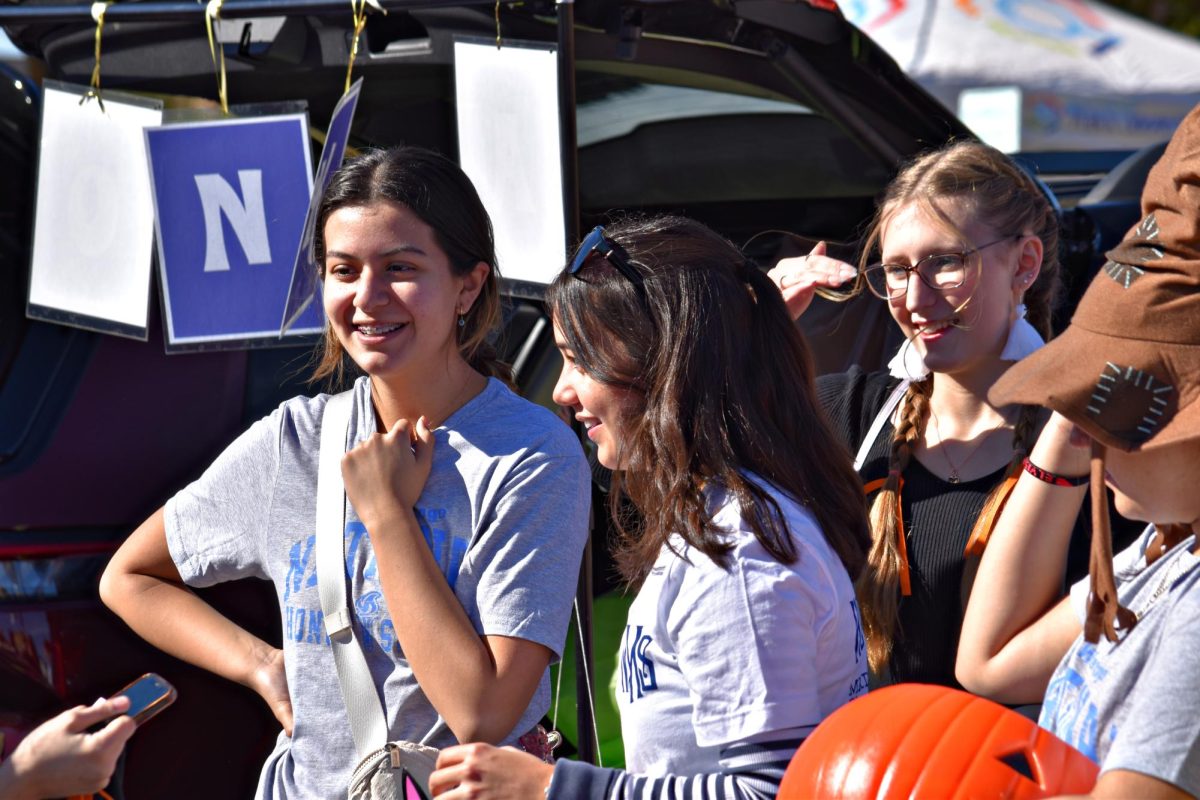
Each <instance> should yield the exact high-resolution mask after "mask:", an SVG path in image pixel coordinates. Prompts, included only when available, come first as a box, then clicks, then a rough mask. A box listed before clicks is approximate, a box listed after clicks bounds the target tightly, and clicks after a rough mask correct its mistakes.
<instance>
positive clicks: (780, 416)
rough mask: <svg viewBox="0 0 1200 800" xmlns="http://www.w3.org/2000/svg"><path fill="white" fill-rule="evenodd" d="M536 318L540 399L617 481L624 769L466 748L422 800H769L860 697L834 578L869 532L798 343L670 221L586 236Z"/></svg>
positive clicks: (760, 277) (712, 250)
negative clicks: (582, 432) (550, 382)
mask: <svg viewBox="0 0 1200 800" xmlns="http://www.w3.org/2000/svg"><path fill="white" fill-rule="evenodd" d="M547 305H548V307H549V311H550V314H551V317H552V319H553V323H554V336H555V341H556V342H557V344H558V347H559V350H560V351H561V352H562V355H563V362H564V363H563V370H562V374H561V376H560V378H559V381H558V384H557V386H556V387H555V389H554V398H555V400H556V401H557V402H558V403H560V404H561V405H562V406H564V407H566V408H567V409H569V410H570V411H571V412H572V413H573V414H574V416H575V418H576V419H577V420H578V421H579V422H580V423H581V424H582V425H583V426H584V427H585V428H586V429H587V436H588V439H590V440H591V442H592V444H593V445H594V446H595V448H596V454H597V457H598V460H599V462H600V463H601V464H603V465H604V466H606V467H609V468H610V469H612V470H614V472H613V488H612V491H611V497H612V498H613V507H612V511H613V512H614V518H613V519H614V523H615V525H616V528H617V530H618V532H619V549H618V552H617V561H618V564H619V565H620V568H621V571H622V574H623V575H624V577H625V579H626V580H627V581H628V582H629V584H630V585H633V586H637V587H639V590H638V595H637V597H636V599H635V600H634V602H633V605H632V606H631V607H630V610H629V618H628V621H627V625H626V628H625V634H624V637H623V639H622V642H621V650H620V653H619V656H618V657H619V664H620V667H619V683H618V686H617V695H618V702H619V705H620V710H621V729H622V736H623V739H624V743H625V756H626V767H627V770H614V769H604V768H600V767H595V766H592V765H590V764H583V763H579V762H572V761H559V762H558V763H557V764H556V765H555V766H554V767H550V766H549V765H546V764H541V763H539V762H538V761H537V760H535V759H533V758H531V757H529V756H527V755H525V754H521V753H517V752H515V751H510V750H504V749H496V748H493V747H489V746H486V745H463V746H460V747H455V748H449V749H447V750H444V751H442V754H441V756H440V758H439V760H438V765H439V767H440V768H439V770H438V771H437V772H435V773H434V774H433V777H432V778H431V779H430V787H431V788H432V789H433V792H434V794H435V796H438V797H443V798H449V799H450V800H454V799H455V798H469V797H490V798H513V799H519V798H528V800H542V798H543V797H550V798H562V800H585V799H587V798H596V799H597V800H600V799H601V798H603V799H604V800H608V799H609V798H639V799H640V798H655V799H658V798H661V799H662V800H667V798H687V799H688V800H695V799H698V798H728V799H729V800H734V799H735V798H765V797H774V796H775V794H776V792H777V790H778V787H779V782H780V780H781V778H782V776H783V773H784V771H785V769H786V768H787V764H788V761H789V760H790V758H791V756H792V754H793V753H794V752H795V750H796V747H797V746H798V744H799V743H800V742H801V741H802V740H803V739H804V738H805V737H806V736H807V735H808V733H809V732H810V731H811V730H812V729H813V727H814V726H815V725H817V724H818V723H819V722H820V721H821V720H822V719H823V718H824V717H825V716H826V715H827V714H829V713H830V712H832V711H833V710H835V709H836V708H838V707H840V706H841V705H842V704H843V703H845V702H846V701H848V700H850V699H852V698H854V697H856V696H858V695H860V694H863V693H864V692H865V691H866V688H867V664H866V653H865V642H864V640H863V638H862V629H861V626H860V625H859V620H858V610H857V605H856V602H855V599H854V591H853V587H852V583H851V580H852V578H853V576H855V575H857V574H858V572H859V570H860V568H861V567H862V565H863V563H864V560H865V555H866V547H867V542H868V533H867V521H866V516H865V513H864V509H863V505H862V499H861V492H860V489H859V485H858V480H857V478H856V476H855V474H854V471H853V469H852V468H851V465H850V459H849V454H848V453H847V452H846V448H845V447H844V445H842V444H841V443H840V442H839V441H838V440H837V438H836V437H835V435H834V433H833V432H832V431H831V430H830V429H829V427H828V424H827V423H826V422H825V418H824V416H823V415H822V414H821V413H820V411H819V409H818V407H817V398H816V395H815V391H814V386H813V366H812V360H811V357H810V355H809V353H808V349H807V347H806V345H805V343H804V341H803V339H802V338H801V336H800V334H799V332H798V331H797V329H796V327H795V326H794V325H793V324H792V322H791V320H790V319H789V318H788V315H787V310H786V308H785V306H784V303H783V301H782V299H781V298H780V296H779V293H778V291H777V290H776V289H775V287H774V286H773V285H772V283H771V281H770V279H769V278H768V277H767V276H766V274H765V273H763V272H762V271H760V270H759V269H757V268H756V267H755V266H753V265H752V264H750V263H748V262H747V261H746V260H745V259H744V257H743V256H742V254H741V253H740V252H739V251H738V249H737V248H736V247H734V246H733V245H732V244H730V243H729V242H728V241H726V240H725V239H723V238H721V237H720V236H718V235H717V234H715V233H713V232H712V231H711V230H709V229H707V228H706V227H704V226H703V225H701V224H700V223H698V222H694V221H691V220H687V219H682V218H676V217H663V218H657V219H651V220H647V221H643V222H631V223H625V224H621V225H615V226H613V227H611V228H609V229H608V230H607V231H603V230H600V229H597V230H596V231H593V233H592V235H591V236H589V237H588V239H587V240H586V241H585V243H584V247H583V248H581V250H580V253H579V255H578V256H577V257H576V259H575V261H574V262H573V263H572V265H571V266H570V267H568V269H566V270H564V271H563V272H562V273H561V274H560V275H559V276H558V278H557V279H556V280H555V281H554V283H553V284H552V285H551V287H550V288H549V291H548V293H547ZM813 452H819V453H821V454H822V458H813V457H812V456H811V453H813ZM621 495H624V496H626V497H628V499H629V500H631V501H632V502H633V504H634V505H635V506H636V507H637V510H638V511H639V512H640V515H639V518H638V519H637V520H631V519H629V518H628V516H627V515H622V514H620V513H619V510H620V506H619V505H618V498H619V497H620V496H621Z"/></svg>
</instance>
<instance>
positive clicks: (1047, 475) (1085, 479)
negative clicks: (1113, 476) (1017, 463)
mask: <svg viewBox="0 0 1200 800" xmlns="http://www.w3.org/2000/svg"><path fill="white" fill-rule="evenodd" d="M1022 466H1024V468H1025V471H1026V472H1028V473H1029V474H1030V475H1032V476H1033V477H1035V478H1037V479H1038V480H1039V481H1042V482H1043V483H1048V484H1050V485H1051V486H1086V485H1087V484H1088V483H1089V482H1090V481H1091V477H1090V476H1088V475H1080V476H1078V477H1064V476H1062V475H1055V474H1054V473H1053V472H1050V471H1048V470H1044V469H1042V468H1041V467H1039V466H1038V465H1037V464H1034V463H1033V462H1032V461H1030V460H1029V459H1028V458H1026V459H1025V461H1024V463H1023V465H1022Z"/></svg>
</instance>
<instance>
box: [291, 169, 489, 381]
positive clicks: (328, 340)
mask: <svg viewBox="0 0 1200 800" xmlns="http://www.w3.org/2000/svg"><path fill="white" fill-rule="evenodd" d="M383 202H391V203H398V204H400V205H403V206H405V207H406V208H408V210H410V211H412V212H413V213H414V214H416V215H417V216H418V217H419V218H420V219H421V221H422V222H424V223H425V224H426V225H428V226H429V227H430V228H432V229H433V234H434V239H435V241H436V242H437V244H438V246H439V247H441V249H442V252H444V253H445V254H446V256H447V257H448V258H449V261H450V268H451V270H453V272H454V274H455V275H456V276H459V277H461V276H464V275H467V274H468V273H470V272H471V270H472V269H474V267H475V265H476V264H478V263H479V262H480V261H482V262H484V263H486V264H488V265H489V266H490V267H491V270H490V271H489V272H488V275H487V278H486V279H485V280H484V284H483V289H482V290H481V291H480V292H479V296H478V297H476V298H475V302H474V304H473V305H472V306H471V308H470V310H469V311H468V312H467V313H466V314H465V315H464V317H465V319H464V324H463V325H461V326H459V327H456V328H455V330H456V332H457V333H456V335H457V340H458V349H459V352H460V353H461V354H462V357H463V358H464V359H465V360H466V362H467V363H468V364H470V365H471V366H472V367H473V368H474V369H476V370H478V371H479V372H481V373H483V374H484V375H488V376H493V377H497V378H501V379H502V380H505V381H510V372H509V369H508V367H507V366H506V365H505V364H503V363H502V362H501V361H500V360H499V359H498V358H497V356H496V352H495V349H494V347H493V346H492V344H491V340H490V337H491V336H492V335H493V333H494V332H495V331H496V330H497V328H498V326H499V322H500V288H499V276H498V274H497V267H496V245H495V241H494V237H493V235H492V221H491V219H490V218H489V217H488V214H487V211H486V210H485V209H484V207H483V203H482V202H481V201H480V199H479V194H478V193H477V192H476V191H475V187H474V185H472V183H471V180H470V178H468V177H467V176H466V174H465V173H464V172H463V171H462V170H461V169H460V168H459V167H458V165H457V164H455V163H454V162H453V161H450V160H449V159H447V158H445V157H444V156H441V155H439V154H437V153H434V152H433V151H431V150H425V149H422V148H419V147H408V146H404V145H401V146H398V147H392V148H389V149H387V150H372V151H369V152H367V153H365V154H363V155H361V156H359V157H357V158H355V159H353V160H351V161H348V162H347V163H346V164H344V165H343V166H342V168H341V169H339V170H338V171H337V172H336V173H335V174H334V176H333V180H332V182H331V183H330V184H329V188H328V189H327V190H326V191H325V196H324V197H323V198H322V200H321V207H320V209H319V211H318V213H317V224H316V230H315V233H314V235H313V254H314V256H315V258H316V262H317V270H318V273H319V276H320V278H321V280H322V281H323V280H324V278H325V223H326V222H327V221H328V220H329V217H330V215H331V214H333V213H334V212H335V211H338V210H339V209H342V208H351V207H363V206H369V205H371V204H373V203H383ZM348 360H349V359H348V358H347V357H346V353H345V350H344V349H343V348H342V345H341V342H339V341H338V339H337V336H336V334H334V332H333V327H332V326H331V325H329V324H326V326H325V337H324V341H323V344H322V348H321V352H320V355H319V358H318V361H317V366H316V369H315V370H314V372H313V377H312V379H313V380H314V381H319V380H323V379H326V378H331V379H332V382H333V383H334V384H336V385H340V384H342V383H344V380H345V370H346V367H347V363H346V362H347V361H348Z"/></svg>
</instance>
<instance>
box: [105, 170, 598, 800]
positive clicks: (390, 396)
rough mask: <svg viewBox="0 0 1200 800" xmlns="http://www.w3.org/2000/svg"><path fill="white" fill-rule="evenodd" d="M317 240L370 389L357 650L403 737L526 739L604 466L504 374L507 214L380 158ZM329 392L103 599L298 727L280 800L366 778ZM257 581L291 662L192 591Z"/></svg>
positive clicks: (544, 696) (282, 773)
mask: <svg viewBox="0 0 1200 800" xmlns="http://www.w3.org/2000/svg"><path fill="white" fill-rule="evenodd" d="M314 244H315V247H314V250H315V252H316V254H317V257H318V263H319V265H320V271H321V280H322V287H323V298H324V308H325V315H326V317H327V319H328V328H327V332H326V337H325V348H324V356H323V358H322V360H321V361H320V365H319V367H318V369H317V376H318V377H321V376H337V375H340V374H341V373H342V371H343V370H344V369H353V370H355V371H357V372H360V373H362V374H361V376H360V377H358V379H357V380H356V381H355V382H354V385H353V388H352V389H351V390H350V391H351V392H352V395H351V398H350V399H351V414H350V423H349V429H348V434H347V436H346V437H344V438H345V440H346V443H347V444H348V446H349V451H348V452H347V453H345V455H344V457H341V458H340V461H341V472H342V478H343V481H344V486H345V494H346V497H347V498H348V500H349V507H348V509H347V512H346V523H345V527H344V530H343V531H341V532H340V533H341V534H342V538H343V539H344V542H343V545H344V546H343V551H344V557H345V569H346V579H347V584H348V588H349V596H350V609H351V610H352V613H351V617H352V620H351V622H352V626H353V632H354V637H355V640H356V641H357V643H358V644H360V645H361V647H362V650H363V651H364V655H365V657H366V661H367V665H368V667H369V671H370V674H371V678H372V680H373V681H374V682H375V690H376V693H377V694H378V695H379V698H380V700H381V703H382V705H383V707H384V712H385V716H386V724H387V727H388V738H389V739H406V740H411V741H421V742H424V743H426V744H430V745H433V746H439V747H440V746H445V745H448V744H451V743H453V742H455V741H476V740H483V741H490V742H495V743H498V744H508V743H516V742H518V741H520V740H521V739H522V737H523V736H524V735H526V734H528V733H529V732H530V731H531V730H533V729H535V728H536V726H537V723H538V721H539V719H540V718H541V716H542V715H543V713H544V712H545V711H546V710H547V708H548V706H549V683H548V671H547V667H548V665H549V663H550V661H551V659H553V658H555V657H556V656H557V654H558V653H559V652H560V650H561V648H562V644H563V640H564V637H565V634H566V625H567V620H568V616H569V611H570V607H571V599H572V597H573V596H574V587H575V581H576V575H577V574H578V567H579V560H580V556H581V552H582V546H583V543H584V541H585V539H586V536H587V517H588V505H589V497H588V493H587V476H588V472H587V466H586V462H585V461H584V459H583V456H582V454H581V453H580V451H579V445H578V442H576V441H575V440H574V438H573V437H572V436H571V433H570V431H569V430H568V429H567V428H566V427H565V426H564V425H563V424H562V422H561V421H560V420H558V419H556V418H555V417H554V415H553V414H551V413H550V412H549V411H547V410H545V409H542V408H540V407H538V406H535V405H534V404H532V403H529V402H527V401H525V400H523V399H521V398H520V397H517V396H516V395H515V394H513V392H512V391H510V390H509V388H508V387H507V385H506V384H505V383H504V382H503V381H502V380H499V379H498V378H503V377H504V376H506V374H507V372H506V370H505V368H504V367H503V365H501V364H500V363H499V362H498V361H496V359H495V356H494V354H493V352H492V350H491V348H490V346H489V344H488V336H489V334H490V333H491V331H492V330H493V328H494V327H495V325H496V323H497V320H498V319H499V305H498V304H499V296H498V288H497V281H496V269H495V263H496V259H495V250H494V246H493V241H492V229H491V223H490V221H489V220H488V216H487V213H486V212H485V211H484V209H483V205H482V203H481V202H480V201H479V197H478V195H477V194H476V193H475V189H474V187H473V186H472V185H471V183H470V181H469V180H468V179H467V177H466V176H465V175H464V174H463V172H462V171H461V170H460V169H459V168H458V167H457V166H456V165H454V164H453V163H452V162H450V161H448V160H446V159H445V158H443V157H441V156H438V155H436V154H434V153H431V152H429V151H425V150H420V149H415V148H407V147H402V148H395V149H392V150H387V151H377V152H372V153H369V154H367V155H365V156H362V157H360V158H358V159H356V160H354V161H352V162H350V163H349V164H347V165H346V166H344V167H343V168H342V169H341V170H340V171H339V172H338V173H337V174H336V175H335V177H334V179H333V182H332V183H331V184H330V187H329V189H328V191H327V192H326V194H325V196H324V199H323V201H322V204H321V208H320V215H319V217H318V225H317V235H316V241H315V242H314ZM329 399H330V398H329V396H328V395H319V396H317V397H315V398H307V397H298V398H295V399H292V400H289V401H287V402H286V403H284V404H283V405H281V406H280V407H279V408H278V409H276V410H275V411H274V412H273V413H272V414H271V415H270V416H268V417H267V418H265V419H263V420H261V421H259V422H257V423H255V424H254V425H253V426H251V427H250V429H249V430H248V431H246V432H245V433H244V434H243V435H242V436H241V437H239V438H238V439H237V440H236V441H235V442H233V444H231V445H230V446H229V448H228V449H226V450H225V452H224V453H222V454H221V456H220V457H218V458H217V460H216V461H215V462H214V463H213V464H212V466H210V467H209V468H208V470H207V471H205V473H204V474H203V475H202V476H201V477H200V478H199V480H197V481H196V482H195V483H193V484H191V485H190V486H188V487H186V488H184V489H183V490H182V491H181V492H179V494H177V495H175V497H173V498H172V499H171V500H169V501H168V502H167V504H166V506H165V507H164V508H163V509H162V510H160V511H158V512H156V513H155V514H154V515H153V516H151V517H150V519H148V520H147V521H146V522H145V523H143V525H142V526H141V527H140V528H138V529H137V530H136V531H135V532H134V533H133V534H132V535H131V536H130V537H129V539H128V540H126V542H125V543H124V544H123V545H122V546H121V548H120V549H119V550H118V551H117V554H116V555H115V556H114V557H113V560H112V562H111V563H110V564H109V567H108V569H107V571H106V572H105V574H104V578H103V581H102V583H101V595H102V597H103V599H104V601H105V602H106V603H108V605H109V606H110V607H111V608H113V610H115V611H116V612H117V613H118V614H119V615H120V616H121V617H122V618H123V619H125V621H126V622H128V623H129V625H130V626H131V627H132V628H133V629H134V630H135V631H137V632H138V633H139V634H141V635H142V636H144V637H145V638H146V639H147V640H149V641H150V642H151V643H153V644H155V645H157V646H158V647H161V648H162V649H164V650H166V651H168V652H170V653H172V654H174V655H177V656H179V657H180V658H183V659H184V660H186V661H190V662H192V663H193V664H197V665H199V666H201V667H204V668H206V669H209V670H211V671H213V672H215V673H217V674H219V675H222V676H224V677H226V678H229V679H231V680H235V681H238V682H241V683H243V684H245V685H246V686H248V687H250V688H251V689H253V690H254V691H256V692H257V693H258V694H259V695H261V696H262V698H263V700H264V701H265V702H266V703H267V704H268V705H269V706H270V708H271V710H272V711H273V713H274V714H275V716H276V718H277V719H278V720H279V722H280V724H281V726H282V727H283V732H282V733H281V734H280V735H279V737H278V739H277V742H276V746H275V750H274V752H273V753H272V754H271V756H270V758H269V759H268V761H267V763H266V765H265V766H264V768H263V772H262V777H261V779H260V782H259V787H258V796H259V797H264V798H298V797H313V798H329V797H335V796H341V795H344V794H345V792H346V787H347V784H348V782H349V772H350V770H351V769H352V768H353V767H354V765H355V762H356V761H357V758H356V756H355V749H354V742H353V740H352V736H351V730H350V726H349V721H348V717H347V713H346V709H345V706H344V704H343V699H342V695H341V693H339V691H338V688H337V686H338V674H337V672H336V671H335V666H334V659H333V654H332V652H331V649H330V639H329V636H328V635H327V631H326V626H325V620H324V619H323V616H322V611H321V609H322V606H321V602H320V598H319V596H318V581H317V576H316V574H315V569H316V557H315V556H314V549H315V546H314V545H315V542H316V539H317V536H316V532H315V509H316V505H317V500H316V493H317V492H316V485H317V484H316V482H317V472H318V461H319V453H320V449H321V444H320V443H321V427H322V423H321V421H322V414H323V411H324V409H325V407H326V404H327V403H328V401H329ZM339 456H340V454H339ZM334 535H337V534H336V533H335V534H334ZM251 576H253V577H258V578H265V579H268V580H271V581H272V582H273V583H274V584H275V589H276V592H277V595H278V599H279V605H280V609H281V611H282V614H283V619H282V623H283V640H284V641H283V647H282V649H280V648H277V647H275V646H274V645H272V644H269V643H267V642H265V641H262V640H261V639H259V638H257V637H255V636H252V635H251V634H250V633H248V632H247V631H246V630H244V629H242V628H241V627H239V626H238V625H237V624H235V623H234V622H232V621H231V620H229V619H227V618H226V617H224V616H222V615H221V614H220V613H218V612H217V611H215V610H214V609H213V608H212V607H211V606H209V605H207V604H206V603H205V602H204V601H203V600H202V599H201V598H200V597H198V596H197V595H196V594H194V593H193V592H192V591H191V589H190V588H189V587H200V586H207V585H211V584H214V583H218V582H221V581H227V580H233V579H236V578H241V577H251ZM352 644H353V642H352ZM526 741H528V740H526ZM379 744H380V745H381V746H382V745H383V742H382V741H381V742H380V743H379Z"/></svg>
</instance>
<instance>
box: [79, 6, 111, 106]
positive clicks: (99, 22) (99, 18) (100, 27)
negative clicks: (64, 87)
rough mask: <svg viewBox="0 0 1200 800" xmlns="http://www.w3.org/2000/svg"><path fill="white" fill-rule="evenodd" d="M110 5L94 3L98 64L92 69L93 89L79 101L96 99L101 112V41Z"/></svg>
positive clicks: (102, 102) (81, 103)
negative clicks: (105, 14)
mask: <svg viewBox="0 0 1200 800" xmlns="http://www.w3.org/2000/svg"><path fill="white" fill-rule="evenodd" d="M110 5H112V0H108V2H95V3H92V19H94V20H96V64H95V66H93V67H92V81H91V87H90V88H89V89H88V90H87V92H86V93H85V94H84V95H83V97H81V98H80V99H79V105H83V104H84V103H86V102H87V101H88V100H90V99H92V98H93V97H94V98H96V102H97V103H98V104H99V105H100V110H101V111H104V98H103V97H101V96H100V39H101V37H102V35H103V33H104V12H106V11H108V7H109V6H110Z"/></svg>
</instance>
